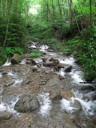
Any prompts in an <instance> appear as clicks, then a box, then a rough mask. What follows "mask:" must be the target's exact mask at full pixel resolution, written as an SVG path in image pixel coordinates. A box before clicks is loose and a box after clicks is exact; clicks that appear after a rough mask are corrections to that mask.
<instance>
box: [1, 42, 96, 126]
mask: <svg viewBox="0 0 96 128" xmlns="http://www.w3.org/2000/svg"><path fill="white" fill-rule="evenodd" d="M37 47H38V49H40V51H42V52H43V53H44V56H43V58H47V60H48V62H49V60H50V59H51V58H54V59H56V60H58V61H59V63H60V64H61V65H64V68H63V67H62V68H60V69H59V71H54V69H53V67H45V66H43V60H42V58H37V59H35V62H36V63H37V64H41V65H42V66H41V67H40V69H39V70H38V71H39V72H40V73H42V70H46V71H49V72H50V71H51V72H54V73H55V74H57V75H58V76H61V77H62V79H65V82H66V81H67V80H66V76H68V77H69V78H70V82H69V84H70V85H69V86H70V87H71V91H72V92H73V93H74V95H75V97H71V98H70V99H65V98H62V99H61V100H59V101H58V102H56V103H53V102H52V99H51V96H50V92H46V90H45V92H44V91H41V92H39V94H37V97H38V100H39V103H40V108H39V110H38V111H36V113H33V115H34V116H35V117H34V116H33V117H32V119H33V123H34V121H35V120H37V122H35V124H34V127H35V128H39V127H42V128H43V127H44V128H47V127H48V125H49V124H50V126H49V127H50V128H51V127H52V128H55V127H56V128H63V127H64V126H65V127H64V128H71V124H70V126H69V123H70V120H68V119H69V117H70V114H72V115H73V114H74V113H77V112H79V114H80V113H82V114H83V116H84V118H85V117H86V118H87V117H89V118H90V117H95V115H96V100H92V99H91V98H90V97H92V95H94V94H95V93H96V91H90V90H89V91H87V90H86V91H82V90H79V89H78V88H80V87H81V86H89V84H83V83H84V82H85V80H84V78H83V71H82V70H81V68H80V67H79V66H78V65H77V64H76V63H75V59H74V57H73V56H64V55H63V54H60V53H56V52H49V51H48V49H49V47H48V46H47V45H40V46H38V44H36V43H32V44H31V45H30V46H29V48H31V49H32V48H34V49H36V48H37ZM21 66H25V67H24V68H23V70H24V71H23V72H21V73H20V71H19V70H20V67H21ZM66 66H72V70H71V72H65V67H66ZM5 67H8V72H7V75H6V76H5V75H3V73H2V71H1V72H0V79H1V83H0V112H4V111H8V112H11V113H12V114H13V115H16V118H21V117H22V114H21V113H18V112H16V111H15V110H14V105H15V104H16V102H17V101H18V100H19V96H20V95H21V94H20V93H19V92H20V91H21V90H22V93H23V94H24V93H25V92H26V91H27V89H28V88H26V87H25V90H26V91H25V90H24V91H25V92H23V89H22V88H23V87H22V83H23V81H24V79H25V78H26V75H27V72H29V71H30V69H29V71H28V68H27V66H26V58H24V59H23V60H22V62H21V63H20V64H19V65H17V67H16V66H15V68H16V69H15V68H14V66H12V65H11V62H9V61H8V60H7V61H6V63H5V64H4V65H3V66H2V67H1V69H3V70H4V68H5ZM30 67H35V68H37V65H34V66H30ZM5 70H6V69H5ZM47 73H48V72H47ZM5 77H8V79H10V81H13V82H11V83H9V85H8V87H5V86H7V85H4V82H5V81H6V80H7V78H6V79H5V81H3V78H5ZM2 81H3V84H2ZM67 82H68V81H67ZM90 86H92V85H91V84H90ZM29 90H30V89H29ZM85 95H86V97H89V99H88V100H87V99H86V98H84V96H85ZM76 102H78V104H79V107H80V110H81V111H79V108H78V107H77V106H76V105H75V103H76ZM29 115H30V114H29ZM29 115H27V116H28V117H27V118H28V119H29ZM31 116H32V115H31ZM66 122H67V123H66ZM31 123H32V122H31ZM55 124H56V125H55ZM61 124H62V125H61ZM43 125H44V126H43ZM72 125H73V122H72ZM23 127H24V126H21V127H20V128H23ZM34 127H33V128H34ZM49 127H48V128H49ZM87 127H88V128H89V126H88V125H86V127H85V128H87ZM93 127H94V128H95V125H93ZM5 128H6V127H5ZM24 128H25V127H24ZM72 128H76V127H75V125H74V126H73V127H72ZM77 128H79V126H77ZM81 128H84V127H83V126H82V127H81Z"/></svg>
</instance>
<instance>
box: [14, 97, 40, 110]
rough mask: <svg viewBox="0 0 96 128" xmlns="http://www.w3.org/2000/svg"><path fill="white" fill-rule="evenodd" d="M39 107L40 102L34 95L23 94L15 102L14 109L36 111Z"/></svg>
mask: <svg viewBox="0 0 96 128" xmlns="http://www.w3.org/2000/svg"><path fill="white" fill-rule="evenodd" d="M38 108H39V102H38V100H37V98H36V97H35V96H33V95H23V96H22V97H21V98H20V99H19V100H18V101H17V103H16V104H15V107H14V109H15V110H17V111H19V112H28V111H34V110H36V109H38Z"/></svg>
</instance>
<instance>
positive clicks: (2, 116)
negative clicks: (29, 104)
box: [0, 111, 12, 121]
mask: <svg viewBox="0 0 96 128" xmlns="http://www.w3.org/2000/svg"><path fill="white" fill-rule="evenodd" d="M11 117H12V114H11V113H10V112H6V111H5V112H0V121H2V120H9V119H10V118H11Z"/></svg>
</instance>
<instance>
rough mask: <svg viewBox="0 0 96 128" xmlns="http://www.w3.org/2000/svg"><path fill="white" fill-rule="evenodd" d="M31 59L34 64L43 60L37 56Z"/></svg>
mask: <svg viewBox="0 0 96 128" xmlns="http://www.w3.org/2000/svg"><path fill="white" fill-rule="evenodd" d="M31 61H32V64H34V65H36V64H38V63H42V62H43V60H42V59H41V58H35V59H32V60H31Z"/></svg>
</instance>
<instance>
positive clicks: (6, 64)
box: [3, 60, 11, 66]
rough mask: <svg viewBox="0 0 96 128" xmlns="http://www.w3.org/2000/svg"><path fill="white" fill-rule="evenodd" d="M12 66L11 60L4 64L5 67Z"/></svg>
mask: <svg viewBox="0 0 96 128" xmlns="http://www.w3.org/2000/svg"><path fill="white" fill-rule="evenodd" d="M10 65H11V62H10V61H9V60H7V61H6V62H5V64H3V66H10Z"/></svg>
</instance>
